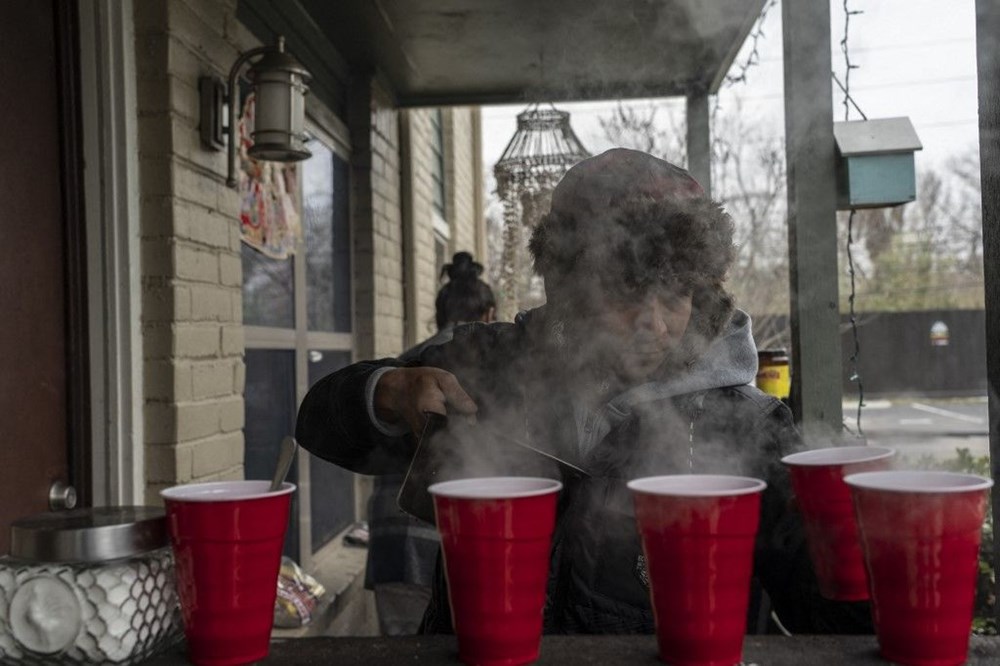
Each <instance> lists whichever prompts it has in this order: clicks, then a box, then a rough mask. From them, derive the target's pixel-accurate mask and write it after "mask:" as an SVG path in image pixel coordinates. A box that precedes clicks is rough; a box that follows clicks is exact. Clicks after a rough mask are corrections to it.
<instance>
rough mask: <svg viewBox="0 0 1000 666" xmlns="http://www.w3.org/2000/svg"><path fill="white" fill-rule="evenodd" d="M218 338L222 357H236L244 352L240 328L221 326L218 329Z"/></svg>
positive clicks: (241, 328)
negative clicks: (219, 338)
mask: <svg viewBox="0 0 1000 666" xmlns="http://www.w3.org/2000/svg"><path fill="white" fill-rule="evenodd" d="M220 337H221V349H222V355H223V356H238V355H242V354H243V352H244V351H245V343H244V331H243V327H242V326H223V327H222V328H221V329H220Z"/></svg>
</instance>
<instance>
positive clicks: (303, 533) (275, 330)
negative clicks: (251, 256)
mask: <svg viewBox="0 0 1000 666" xmlns="http://www.w3.org/2000/svg"><path fill="white" fill-rule="evenodd" d="M309 106H310V107H311V108H307V112H306V131H307V132H308V133H309V134H310V135H311V136H312V137H313V140H314V141H319V142H321V143H323V145H324V146H325V147H326V148H328V149H330V150H331V151H332V152H333V153H334V154H336V155H337V156H338V157H340V158H341V159H343V160H344V161H345V162H346V163H347V164H348V174H347V177H348V188H347V189H348V192H349V193H350V191H351V184H350V178H351V174H350V168H349V167H350V161H351V151H350V142H349V139H348V136H349V134H348V131H347V126H346V125H344V124H343V123H342V122H341V121H340V120H339V119H338V118H337V117H336V116H334V115H333V114H332V113H330V112H328V111H327V110H326V109H325V108H322V107H320V106H319V105H318V104H313V105H309ZM300 168H301V167H300ZM299 183H300V185H299V191H298V192H296V193H295V199H296V204H297V205H298V207H299V210H300V211H301V210H302V203H303V202H302V187H301V183H302V179H301V178H299ZM331 185H332V183H331ZM347 205H348V220H349V223H350V225H351V227H352V229H351V230H352V237H353V220H354V216H353V204H352V202H351V200H350V195H349V196H348V202H347ZM305 242H306V238H305V230H304V229H303V233H302V237H301V238H300V239H299V241H298V242H297V243H296V246H295V254H294V255H292V258H291V261H292V285H293V293H294V296H293V310H294V328H281V327H272V326H255V325H244V327H243V336H244V348H245V349H260V350H275V351H294V352H295V399H296V404H297V405H300V404H302V400H303V399H305V396H306V393H307V392H308V390H309V352H310V351H311V350H315V349H319V350H323V351H346V352H349V354H350V359H351V362H354V361H356V360H357V344H356V338H355V332H356V331H357V313H356V310H355V308H354V304H353V299H354V292H355V285H354V283H353V279H354V274H353V266H354V261H355V257H354V251H353V242H352V243H351V253H350V262H351V267H352V269H351V276H352V284H351V289H350V293H351V300H352V304H351V332H350V333H343V332H341V333H333V332H327V331H310V330H309V309H308V294H307V288H308V286H307V283H306V281H307V276H306V247H305ZM241 289H242V286H241ZM310 458H311V456H308V455H298V456H296V469H297V472H298V493H297V494H298V499H299V505H298V506H299V512H298V526H299V561H300V564H302V565H303V566H305V567H306V568H309V567H311V566H312V562H313V559H314V558H315V557H316V554H317V553H315V552H314V548H313V541H312V501H311V465H310V462H311V461H310ZM359 492H361V489H360V488H359V485H358V482H357V479H355V484H354V506H352V507H351V513H352V515H353V520H355V521H356V520H357V519H358V507H359V506H360V502H359V501H358V494H359ZM336 543H337V542H336V540H334V541H331V542H330V543H329V544H328V545H331V546H332V545H335V544H336Z"/></svg>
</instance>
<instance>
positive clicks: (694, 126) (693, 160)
mask: <svg viewBox="0 0 1000 666" xmlns="http://www.w3.org/2000/svg"><path fill="white" fill-rule="evenodd" d="M709 120H710V118H709V113H708V95H706V94H702V93H697V94H692V95H689V96H688V98H687V163H688V171H689V172H691V175H692V176H694V179H695V180H697V181H698V182H699V183H701V186H702V187H703V188H705V194H707V195H708V196H712V131H711V126H710V123H709Z"/></svg>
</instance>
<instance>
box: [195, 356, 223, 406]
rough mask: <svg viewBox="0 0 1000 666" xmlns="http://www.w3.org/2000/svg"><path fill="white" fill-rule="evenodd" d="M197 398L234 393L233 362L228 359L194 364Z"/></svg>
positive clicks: (216, 396)
mask: <svg viewBox="0 0 1000 666" xmlns="http://www.w3.org/2000/svg"><path fill="white" fill-rule="evenodd" d="M192 392H193V397H194V399H195V400H201V399H204V398H218V397H220V396H228V395H232V393H233V364H232V363H230V362H228V361H216V362H211V363H209V362H199V363H195V364H194V365H193V366H192Z"/></svg>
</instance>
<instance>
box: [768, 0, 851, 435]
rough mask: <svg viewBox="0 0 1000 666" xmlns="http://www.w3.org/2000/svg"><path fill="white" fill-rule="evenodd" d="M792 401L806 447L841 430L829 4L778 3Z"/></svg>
mask: <svg viewBox="0 0 1000 666" xmlns="http://www.w3.org/2000/svg"><path fill="white" fill-rule="evenodd" d="M781 11H782V33H783V38H784V49H785V53H784V56H785V57H784V62H785V143H786V162H787V168H788V249H789V281H790V292H791V324H792V393H791V398H792V408H793V410H794V413H795V420H796V421H797V422H798V423H799V424H800V426H801V428H802V431H803V434H804V435H805V437H806V442H807V444H808V445H809V446H812V447H815V446H820V445H822V442H823V441H824V440H827V441H829V438H831V437H837V436H839V433H840V431H841V428H842V425H843V423H842V421H843V408H842V406H841V398H842V396H841V372H842V370H841V355H840V331H839V326H840V310H839V305H838V298H837V277H838V272H837V205H836V180H835V177H836V173H835V162H834V159H835V146H834V139H833V92H832V90H831V82H830V72H831V62H830V60H831V56H830V5H829V3H825V2H783V3H781Z"/></svg>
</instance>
